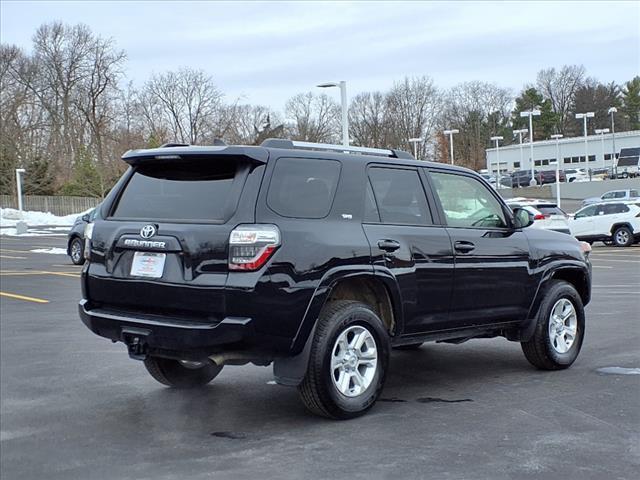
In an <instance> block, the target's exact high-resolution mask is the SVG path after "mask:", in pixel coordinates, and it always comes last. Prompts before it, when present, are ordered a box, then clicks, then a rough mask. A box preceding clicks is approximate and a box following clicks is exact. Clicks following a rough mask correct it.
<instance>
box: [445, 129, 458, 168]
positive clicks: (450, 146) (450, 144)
mask: <svg viewBox="0 0 640 480" xmlns="http://www.w3.org/2000/svg"><path fill="white" fill-rule="evenodd" d="M442 133H444V134H445V135H449V152H450V153H451V165H453V135H454V134H455V133H460V130H458V129H457V128H452V129H450V130H445V131H443V132H442Z"/></svg>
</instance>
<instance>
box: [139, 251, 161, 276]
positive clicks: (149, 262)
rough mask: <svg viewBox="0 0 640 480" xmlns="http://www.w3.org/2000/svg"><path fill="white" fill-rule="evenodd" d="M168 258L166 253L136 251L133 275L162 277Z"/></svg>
mask: <svg viewBox="0 0 640 480" xmlns="http://www.w3.org/2000/svg"><path fill="white" fill-rule="evenodd" d="M166 259H167V254H166V253H155V252H135V253H134V254H133V262H132V263H131V276H132V277H147V278H160V277H162V273H163V272H164V262H165V260H166Z"/></svg>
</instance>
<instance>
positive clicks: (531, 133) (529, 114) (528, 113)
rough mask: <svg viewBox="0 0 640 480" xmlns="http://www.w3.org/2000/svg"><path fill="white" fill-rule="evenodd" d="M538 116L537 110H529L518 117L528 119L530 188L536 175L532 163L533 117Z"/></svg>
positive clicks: (534, 182) (534, 181) (538, 111)
mask: <svg viewBox="0 0 640 480" xmlns="http://www.w3.org/2000/svg"><path fill="white" fill-rule="evenodd" d="M539 116H540V110H538V109H533V108H532V109H531V110H529V111H528V112H520V117H522V118H524V117H529V148H530V155H531V181H530V182H529V185H531V186H532V187H533V186H534V185H535V184H536V175H535V170H534V161H533V117H539Z"/></svg>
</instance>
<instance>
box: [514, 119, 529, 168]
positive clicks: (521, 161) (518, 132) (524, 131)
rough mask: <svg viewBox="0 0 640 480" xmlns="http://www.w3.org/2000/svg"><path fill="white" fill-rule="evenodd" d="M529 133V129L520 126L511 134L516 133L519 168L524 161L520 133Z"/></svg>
mask: <svg viewBox="0 0 640 480" xmlns="http://www.w3.org/2000/svg"><path fill="white" fill-rule="evenodd" d="M523 133H524V134H525V135H526V134H527V133H529V129H527V128H521V129H520V130H514V131H513V134H514V135H518V141H519V143H520V168H522V164H523V163H524V151H523V150H522V134H523Z"/></svg>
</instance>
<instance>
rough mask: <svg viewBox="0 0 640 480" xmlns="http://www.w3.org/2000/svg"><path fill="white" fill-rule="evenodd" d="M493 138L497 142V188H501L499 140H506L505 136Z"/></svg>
mask: <svg viewBox="0 0 640 480" xmlns="http://www.w3.org/2000/svg"><path fill="white" fill-rule="evenodd" d="M491 140H492V141H494V142H496V162H497V163H498V170H497V176H496V188H497V189H499V188H500V146H499V144H498V143H499V142H500V140H504V138H503V137H499V136H496V137H491Z"/></svg>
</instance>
